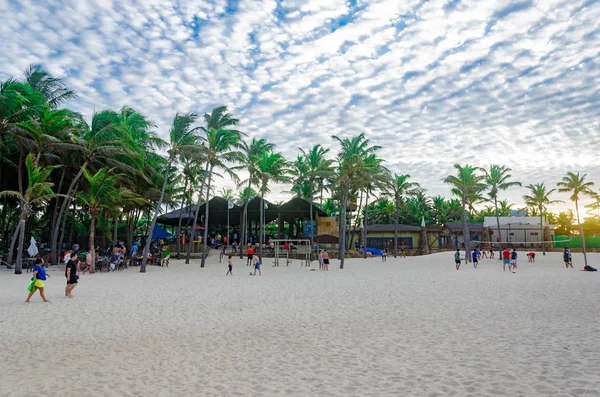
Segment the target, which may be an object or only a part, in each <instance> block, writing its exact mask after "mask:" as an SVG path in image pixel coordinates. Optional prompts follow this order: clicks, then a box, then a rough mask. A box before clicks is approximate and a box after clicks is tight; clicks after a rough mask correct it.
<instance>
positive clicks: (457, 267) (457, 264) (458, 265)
mask: <svg viewBox="0 0 600 397" xmlns="http://www.w3.org/2000/svg"><path fill="white" fill-rule="evenodd" d="M454 263H455V264H456V270H460V249H459V248H457V249H456V252H455V253H454Z"/></svg>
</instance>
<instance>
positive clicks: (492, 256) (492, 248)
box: [488, 244, 494, 259]
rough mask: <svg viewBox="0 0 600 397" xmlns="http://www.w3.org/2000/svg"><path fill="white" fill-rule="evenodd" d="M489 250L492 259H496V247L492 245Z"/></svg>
mask: <svg viewBox="0 0 600 397" xmlns="http://www.w3.org/2000/svg"><path fill="white" fill-rule="evenodd" d="M488 250H489V251H490V259H494V245H493V244H492V245H491V246H490V247H489V248H488Z"/></svg>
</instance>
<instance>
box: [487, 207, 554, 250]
mask: <svg viewBox="0 0 600 397" xmlns="http://www.w3.org/2000/svg"><path fill="white" fill-rule="evenodd" d="M494 208H495V209H496V227H497V228H498V229H497V230H498V244H500V242H501V241H502V234H501V233H500V216H499V215H498V197H494ZM542 234H543V233H542ZM490 249H491V247H490ZM498 250H499V251H498V252H502V249H500V247H498ZM544 255H546V254H545V253H544ZM498 260H499V261H500V260H502V255H500V254H499V255H498Z"/></svg>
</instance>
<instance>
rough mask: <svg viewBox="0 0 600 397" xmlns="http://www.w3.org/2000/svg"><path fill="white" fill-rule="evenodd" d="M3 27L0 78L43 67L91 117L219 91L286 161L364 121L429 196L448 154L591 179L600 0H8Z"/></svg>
mask: <svg viewBox="0 0 600 397" xmlns="http://www.w3.org/2000/svg"><path fill="white" fill-rule="evenodd" d="M0 35H1V37H2V40H1V41H0V79H6V78H7V77H10V76H13V77H19V76H21V75H22V72H23V70H24V69H25V68H26V67H27V66H28V65H29V64H30V63H40V64H42V65H43V66H44V67H45V68H46V69H47V70H48V71H49V72H50V73H52V74H54V75H56V76H58V77H61V78H63V79H64V80H65V82H66V83H67V84H68V85H69V87H71V88H72V89H74V90H75V91H76V92H77V94H78V95H79V97H78V98H77V99H76V100H73V101H71V102H69V103H67V105H66V106H67V107H69V108H71V109H74V110H77V111H79V112H81V113H82V114H84V115H85V116H86V117H87V118H90V117H91V115H92V114H93V112H94V110H100V109H103V108H113V109H118V108H120V107H121V106H123V105H130V106H132V107H134V108H135V109H137V110H138V111H140V112H141V113H143V114H145V115H147V116H148V117H149V118H150V119H151V120H152V121H154V122H155V123H156V124H157V125H158V128H157V132H158V133H159V134H160V135H161V136H163V137H166V133H167V131H168V129H169V126H170V124H171V121H172V119H173V117H174V115H175V114H176V113H177V112H196V113H199V114H203V113H205V112H209V111H210V110H211V109H212V108H214V107H216V106H219V105H226V106H228V108H229V110H230V112H231V113H232V114H233V115H234V116H236V117H238V118H239V119H240V125H239V129H240V130H242V131H243V132H245V133H246V134H247V135H248V136H249V137H264V138H266V139H268V140H269V141H271V142H273V143H275V144H276V145H277V150H279V151H281V152H282V153H283V154H284V155H285V156H286V157H287V158H288V159H289V160H294V159H295V158H296V156H297V154H298V153H299V148H305V149H306V148H309V147H311V146H312V145H314V144H316V143H320V144H322V145H323V146H325V147H327V148H331V155H332V156H334V155H335V154H336V153H337V150H338V146H337V145H336V143H335V142H334V141H333V140H332V139H331V136H332V135H338V136H340V137H350V136H353V135H356V134H359V133H361V132H364V133H365V134H366V135H367V137H368V138H369V139H370V141H371V142H372V144H375V145H379V146H381V149H380V155H381V157H382V158H384V159H385V164H386V166H387V167H388V168H389V169H390V170H391V171H393V172H396V173H405V174H410V175H411V177H412V179H413V180H414V181H416V182H419V183H420V184H421V185H422V186H423V187H425V188H426V189H427V194H428V195H432V196H433V195H437V194H441V195H444V196H446V197H450V195H451V194H450V191H449V188H448V186H446V185H445V184H444V183H443V182H442V179H443V178H444V177H445V176H447V175H449V174H451V173H453V164H455V163H460V164H471V165H476V166H480V167H486V168H487V167H489V165H490V164H502V165H506V166H509V167H510V168H512V170H513V175H514V176H515V179H516V180H518V181H520V182H522V183H523V185H527V184H531V183H541V182H544V183H546V185H548V186H549V187H550V188H555V187H556V182H557V181H559V180H560V179H561V178H562V176H563V175H564V174H565V173H566V172H567V171H576V172H581V173H586V174H587V178H588V179H589V180H592V181H594V182H595V183H596V187H595V190H596V191H598V189H599V188H600V162H599V161H598V160H597V153H598V150H599V149H600V84H599V83H598V81H599V77H600V59H599V56H600V0H516V1H512V0H481V1H475V0H430V1H427V0H379V1H375V0H374V1H367V0H345V1H344V0H319V1H315V0H304V1H302V0H278V1H272V0H249V1H245V0H215V1H199V0H194V1H189V0H181V1H178V0H160V1H159V0H140V1H137V0H121V1H116V0H115V1H107V0H95V1H89V0H42V1H37V0H20V1H16V0H0ZM217 187H218V188H220V187H234V184H233V183H232V182H231V181H229V180H218V181H217ZM288 189H289V186H274V187H273V188H272V191H271V193H270V194H269V196H268V198H269V199H271V200H275V201H279V200H285V199H288V198H290V196H291V195H290V194H289V193H286V192H285V191H286V190H288ZM526 193H527V190H526V189H525V188H514V189H511V190H509V191H507V192H505V193H502V195H501V198H506V199H508V200H509V202H512V203H515V206H516V207H521V206H522V205H523V200H522V195H523V194H526ZM553 198H555V199H562V200H565V201H568V195H566V194H556V195H555V196H553ZM568 207H572V205H571V204H570V203H567V204H563V205H559V206H556V207H555V209H563V208H568Z"/></svg>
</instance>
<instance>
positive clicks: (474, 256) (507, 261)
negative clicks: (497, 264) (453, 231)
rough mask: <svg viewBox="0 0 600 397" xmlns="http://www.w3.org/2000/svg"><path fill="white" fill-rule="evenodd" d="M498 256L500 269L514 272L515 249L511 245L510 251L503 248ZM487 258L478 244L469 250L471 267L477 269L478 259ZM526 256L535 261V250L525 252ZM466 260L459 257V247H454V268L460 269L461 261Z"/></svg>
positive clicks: (491, 257)
mask: <svg viewBox="0 0 600 397" xmlns="http://www.w3.org/2000/svg"><path fill="white" fill-rule="evenodd" d="M489 252H490V256H489V258H490V259H494V251H493V249H491V250H490V251H489ZM500 256H501V258H502V270H503V271H506V270H507V269H508V271H509V272H511V271H512V272H513V273H516V270H517V257H518V254H517V250H516V249H515V248H514V247H513V248H512V251H509V250H508V248H504V249H503V250H502V252H501V253H500ZM482 257H483V258H488V256H487V255H486V254H485V250H484V249H480V248H479V246H477V247H475V249H474V250H473V251H472V252H471V261H472V262H473V267H474V268H476V269H477V265H479V260H480V259H481V258H482ZM527 257H528V258H529V262H534V261H535V252H529V253H528V254H527ZM463 260H466V258H465V259H463V258H461V256H460V248H457V249H456V252H455V253H454V264H455V267H456V270H460V265H461V264H462V261H463Z"/></svg>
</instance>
